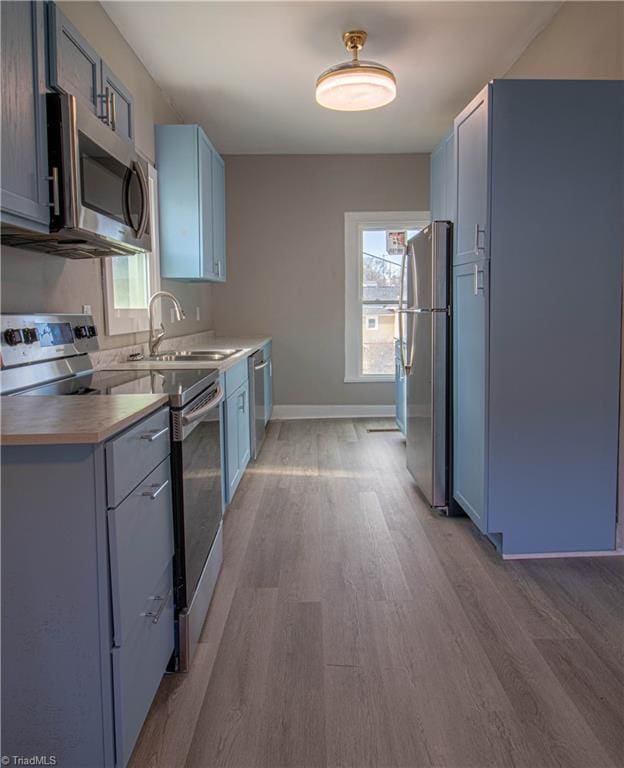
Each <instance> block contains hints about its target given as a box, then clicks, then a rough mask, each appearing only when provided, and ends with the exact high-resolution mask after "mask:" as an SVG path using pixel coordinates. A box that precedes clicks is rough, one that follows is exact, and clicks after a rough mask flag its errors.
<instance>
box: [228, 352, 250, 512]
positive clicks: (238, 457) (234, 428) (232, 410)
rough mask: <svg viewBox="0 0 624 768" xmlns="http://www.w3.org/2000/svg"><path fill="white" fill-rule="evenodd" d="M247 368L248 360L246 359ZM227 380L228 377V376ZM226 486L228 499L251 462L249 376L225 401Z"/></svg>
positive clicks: (232, 496) (229, 500) (231, 496)
mask: <svg viewBox="0 0 624 768" xmlns="http://www.w3.org/2000/svg"><path fill="white" fill-rule="evenodd" d="M244 364H245V370H246V366H247V361H246V360H245V361H244ZM226 381H227V377H226ZM224 422H225V456H226V464H225V477H226V480H225V487H226V496H227V498H226V501H227V503H230V502H231V501H232V499H233V498H234V494H235V493H236V489H237V488H238V484H239V483H240V481H241V478H242V476H243V473H244V472H245V469H246V468H247V464H249V457H250V453H251V435H250V425H249V381H248V379H247V377H245V380H244V381H243V383H242V384H240V386H239V387H238V388H237V389H236V390H234V392H232V393H231V394H230V395H228V397H227V399H226V401H225V420H224Z"/></svg>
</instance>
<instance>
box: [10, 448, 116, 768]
mask: <svg viewBox="0 0 624 768" xmlns="http://www.w3.org/2000/svg"><path fill="white" fill-rule="evenodd" d="M103 474H104V458H103V454H102V451H101V449H98V448H96V449H94V448H93V447H92V446H42V447H36V446H24V447H17V446H15V447H6V446H5V447H3V451H2V753H3V754H6V755H33V754H35V755H37V754H38V755H55V756H56V758H57V760H58V764H59V765H67V766H86V765H97V766H110V765H112V764H113V762H114V754H113V749H114V737H113V732H112V709H113V705H112V681H111V671H110V631H111V626H110V615H109V597H108V580H107V567H106V557H107V556H106V511H105V507H104V493H103V491H104V482H103ZM68 488H71V491H72V496H71V498H68V495H67V489H68ZM96 496H98V497H99V498H100V499H101V500H102V502H101V504H100V503H98V502H97V501H96ZM75 499H80V500H81V502H80V503H75V501H74V500H75Z"/></svg>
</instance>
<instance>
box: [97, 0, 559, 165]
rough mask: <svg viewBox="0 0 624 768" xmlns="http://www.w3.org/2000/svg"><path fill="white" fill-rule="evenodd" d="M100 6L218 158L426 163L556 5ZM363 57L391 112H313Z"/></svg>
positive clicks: (323, 110)
mask: <svg viewBox="0 0 624 768" xmlns="http://www.w3.org/2000/svg"><path fill="white" fill-rule="evenodd" d="M103 6H104V8H105V10H106V12H107V13H108V15H109V16H110V18H111V19H112V20H113V22H114V23H115V24H116V26H117V27H118V29H119V30H120V31H121V33H122V34H123V36H124V37H125V38H126V40H127V41H128V43H129V44H130V45H131V46H132V48H133V49H134V50H135V51H136V53H137V54H138V56H139V57H140V59H141V60H142V61H143V63H144V64H145V66H146V67H147V69H148V70H149V71H150V72H151V74H152V76H153V77H154V79H155V80H156V82H157V83H158V84H159V85H160V87H161V88H162V90H163V91H164V92H165V93H166V94H167V96H168V97H169V99H170V100H171V102H172V103H173V105H174V106H175V108H176V110H177V111H178V112H179V113H180V115H181V116H182V118H183V119H184V120H185V121H186V122H189V123H191V122H198V123H201V124H202V125H203V126H204V128H205V130H206V132H207V133H208V135H209V136H210V137H211V139H212V140H213V142H214V143H215V145H216V147H217V149H218V150H219V151H220V152H222V153H224V154H306V153H327V154H333V153H359V152H363V153H375V152H428V151H430V150H431V149H432V147H433V146H435V144H436V143H437V142H438V141H439V140H440V139H441V138H442V137H443V135H444V133H445V131H446V130H447V129H448V128H449V126H450V125H451V122H452V119H453V117H454V116H455V114H456V113H457V112H458V111H459V110H460V109H461V108H462V107H463V106H464V104H465V103H466V102H467V101H468V100H469V99H470V98H471V97H472V96H473V95H474V94H475V93H476V92H477V90H478V89H479V88H480V87H481V86H482V85H484V84H485V83H486V82H487V81H488V80H489V79H491V78H493V77H500V76H502V75H503V74H504V73H505V72H506V71H507V70H508V69H509V67H510V66H511V64H512V63H513V62H514V61H515V60H516V58H517V57H518V56H519V54H520V53H521V52H522V51H523V50H524V49H525V48H526V46H527V45H528V43H529V42H530V41H531V40H532V39H533V38H534V37H535V35H536V34H537V33H538V32H539V31H540V30H541V29H543V28H544V26H545V25H546V24H547V23H548V21H549V20H550V19H551V18H552V16H553V15H554V13H555V12H556V11H557V9H558V8H559V6H560V3H559V2H351V3H343V2H149V3H146V2H125V1H123V0H122V1H121V2H119V1H114V2H110V1H106V2H103ZM349 29H365V30H367V31H368V35H369V37H368V42H367V44H366V47H365V49H364V54H363V58H367V59H373V60H375V61H379V62H381V63H382V64H385V65H386V66H388V67H390V68H391V69H392V70H393V71H394V73H395V74H396V77H397V83H398V95H397V98H396V100H395V102H394V103H392V104H390V105H389V106H387V107H383V108H381V109H378V110H373V111H370V112H359V113H344V112H333V111H330V110H326V109H323V108H322V107H319V106H318V105H317V104H316V101H315V99H314V85H315V80H316V77H317V75H319V74H320V72H321V71H322V70H324V69H326V68H327V67H329V66H331V65H333V64H336V63H338V62H340V61H344V60H345V59H347V58H348V56H347V54H346V51H345V49H344V47H343V44H342V40H341V35H342V33H343V32H344V31H346V30H349Z"/></svg>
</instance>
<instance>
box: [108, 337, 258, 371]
mask: <svg viewBox="0 0 624 768" xmlns="http://www.w3.org/2000/svg"><path fill="white" fill-rule="evenodd" d="M174 341H176V342H177V345H176V346H172V345H171V342H170V343H169V344H166V346H165V342H163V346H162V347H161V349H160V350H159V354H167V353H168V352H174V351H176V349H177V350H192V349H210V350H224V349H240V352H237V353H236V354H235V355H232V357H228V358H227V360H221V361H215V360H148V359H147V358H145V360H136V361H133V360H126V361H123V360H122V361H118V362H116V363H106V364H105V365H102V368H106V369H107V370H109V371H110V370H113V371H117V370H124V369H128V368H135V369H137V370H150V369H152V368H160V369H162V368H212V369H213V370H214V369H217V370H219V371H226V370H227V369H228V368H231V367H232V366H234V365H236V364H237V363H239V362H240V361H241V360H245V359H246V358H248V357H249V355H253V353H254V352H257V351H258V350H259V349H260V348H261V347H263V346H264V345H265V344H266V343H267V342H269V341H271V337H270V336H214V337H213V338H211V339H208V340H206V341H203V342H201V343H200V344H198V343H194V344H190V343H188V342H187V343H185V342H184V337H181V338H180V339H175V340H174Z"/></svg>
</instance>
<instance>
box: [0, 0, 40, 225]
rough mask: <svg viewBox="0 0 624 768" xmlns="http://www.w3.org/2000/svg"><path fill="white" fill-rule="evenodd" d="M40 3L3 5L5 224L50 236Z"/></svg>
mask: <svg viewBox="0 0 624 768" xmlns="http://www.w3.org/2000/svg"><path fill="white" fill-rule="evenodd" d="M44 16H45V14H44V6H43V4H42V3H37V2H2V3H0V17H1V26H2V63H1V66H0V78H1V84H2V190H1V193H0V197H1V207H2V223H4V224H12V225H14V226H22V227H27V228H30V229H38V230H40V231H47V230H48V227H49V222H50V208H49V202H50V185H49V182H48V179H47V176H48V149H47V136H46V131H47V128H46V112H45V93H46V76H45V67H46V62H45V51H46V46H45V18H44Z"/></svg>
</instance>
